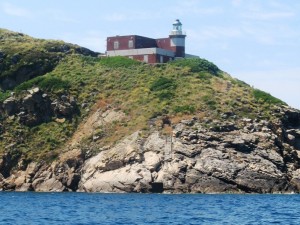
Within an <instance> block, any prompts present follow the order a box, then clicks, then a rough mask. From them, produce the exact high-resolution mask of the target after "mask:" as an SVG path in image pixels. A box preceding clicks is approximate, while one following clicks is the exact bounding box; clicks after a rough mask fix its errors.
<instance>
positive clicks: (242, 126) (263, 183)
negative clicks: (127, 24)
mask: <svg viewBox="0 0 300 225" xmlns="http://www.w3.org/2000/svg"><path fill="white" fill-rule="evenodd" d="M110 113H111V112H110ZM277 113H279V114H282V118H283V119H282V120H278V121H276V123H270V122H268V121H265V120H252V119H248V118H243V119H240V120H237V121H236V123H234V124H233V123H227V122H221V121H213V122H214V126H213V127H207V126H205V122H204V123H203V121H201V120H199V119H198V118H192V119H189V120H182V121H180V122H178V123H177V124H174V125H171V128H172V132H171V133H170V134H162V133H160V132H159V131H158V130H156V129H154V128H152V129H151V131H149V133H148V135H147V136H145V135H144V134H143V132H142V131H137V132H134V133H133V134H131V135H129V136H128V137H126V138H124V139H123V140H120V141H119V142H118V143H117V144H115V145H113V146H108V147H105V148H102V149H99V150H100V153H98V154H96V155H95V156H92V157H89V152H86V151H84V149H80V148H77V147H76V144H73V146H69V151H67V152H66V153H64V154H62V155H61V156H60V158H59V159H58V160H55V161H54V162H52V163H51V164H47V163H45V162H39V163H37V162H31V163H29V164H28V166H27V167H23V168H22V165H21V163H22V162H18V163H19V165H18V166H19V169H18V170H15V171H13V172H12V173H11V174H10V173H9V172H8V173H5V171H9V169H7V168H8V167H9V165H10V163H11V161H12V160H13V159H12V156H11V155H10V154H7V155H5V156H4V157H3V158H2V160H1V161H0V169H1V171H2V173H3V174H4V175H6V176H5V177H4V176H3V175H2V177H1V178H0V181H1V182H0V187H1V189H2V190H16V191H84V192H143V193H144V192H146V193H149V192H166V193H220V192H221V193H294V192H299V190H300V189H299V188H300V158H299V153H300V129H299V125H300V112H299V111H296V110H292V109H290V108H287V107H284V108H278V109H277ZM108 114H109V113H103V114H101V115H100V116H103V118H108V117H107V115H108ZM113 115H117V113H113ZM118 118H120V117H118ZM87 122H88V121H87ZM107 122H108V123H109V122H112V121H107ZM206 123H208V122H206ZM164 126H170V125H166V124H165V125H164ZM157 184H161V185H160V188H158V189H157V187H156V186H155V185H157Z"/></svg>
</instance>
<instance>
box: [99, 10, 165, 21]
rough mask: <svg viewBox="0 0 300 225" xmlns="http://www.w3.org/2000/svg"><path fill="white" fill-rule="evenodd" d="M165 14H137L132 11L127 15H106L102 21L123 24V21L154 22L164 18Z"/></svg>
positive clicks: (157, 12) (120, 13)
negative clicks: (153, 20) (154, 19)
mask: <svg viewBox="0 0 300 225" xmlns="http://www.w3.org/2000/svg"><path fill="white" fill-rule="evenodd" d="M162 17H163V13H161V12H159V11H156V12H152V11H151V12H150V11H149V12H147V11H144V12H136V11H134V12H133V11H131V12H127V13H123V12H115V13H112V14H104V15H103V16H102V19H103V20H105V21H108V22H123V21H135V20H139V21H140V20H152V19H153V18H156V19H157V18H162Z"/></svg>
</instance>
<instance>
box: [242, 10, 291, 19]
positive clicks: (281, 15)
mask: <svg viewBox="0 0 300 225" xmlns="http://www.w3.org/2000/svg"><path fill="white" fill-rule="evenodd" d="M294 16H295V13H294V12H291V11H286V12H262V11H259V12H249V13H246V14H243V16H242V17H244V18H247V19H254V20H278V19H286V18H292V17H294Z"/></svg>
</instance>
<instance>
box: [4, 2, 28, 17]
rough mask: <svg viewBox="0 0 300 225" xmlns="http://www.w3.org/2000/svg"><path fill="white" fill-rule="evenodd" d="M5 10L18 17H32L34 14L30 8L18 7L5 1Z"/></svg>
mask: <svg viewBox="0 0 300 225" xmlns="http://www.w3.org/2000/svg"><path fill="white" fill-rule="evenodd" d="M1 8H2V10H3V12H4V13H5V14H7V15H9V16H17V17H27V18H29V17H32V14H31V12H30V11H29V10H27V9H24V8H21V7H17V6H15V5H12V4H10V3H3V4H2V5H1Z"/></svg>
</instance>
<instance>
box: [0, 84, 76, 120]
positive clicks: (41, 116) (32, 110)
mask: <svg viewBox="0 0 300 225" xmlns="http://www.w3.org/2000/svg"><path fill="white" fill-rule="evenodd" d="M27 92H28V93H27V95H26V96H24V97H23V98H22V99H19V100H17V99H15V98H14V97H10V98H8V99H6V100H5V101H4V102H3V104H2V105H1V104H0V110H1V111H3V112H4V113H5V114H7V115H8V116H16V117H18V118H19V121H20V122H21V123H22V124H24V125H27V126H34V125H37V124H40V123H42V122H49V121H50V120H51V119H52V117H54V116H55V117H67V118H68V117H71V116H72V115H73V114H74V113H76V110H77V105H76V104H77V103H76V101H75V100H74V99H73V98H72V97H69V96H65V95H63V96H61V99H55V100H51V99H50V98H49V96H48V95H47V94H45V93H43V92H42V91H41V90H40V89H39V88H33V89H31V90H28V91H27Z"/></svg>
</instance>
